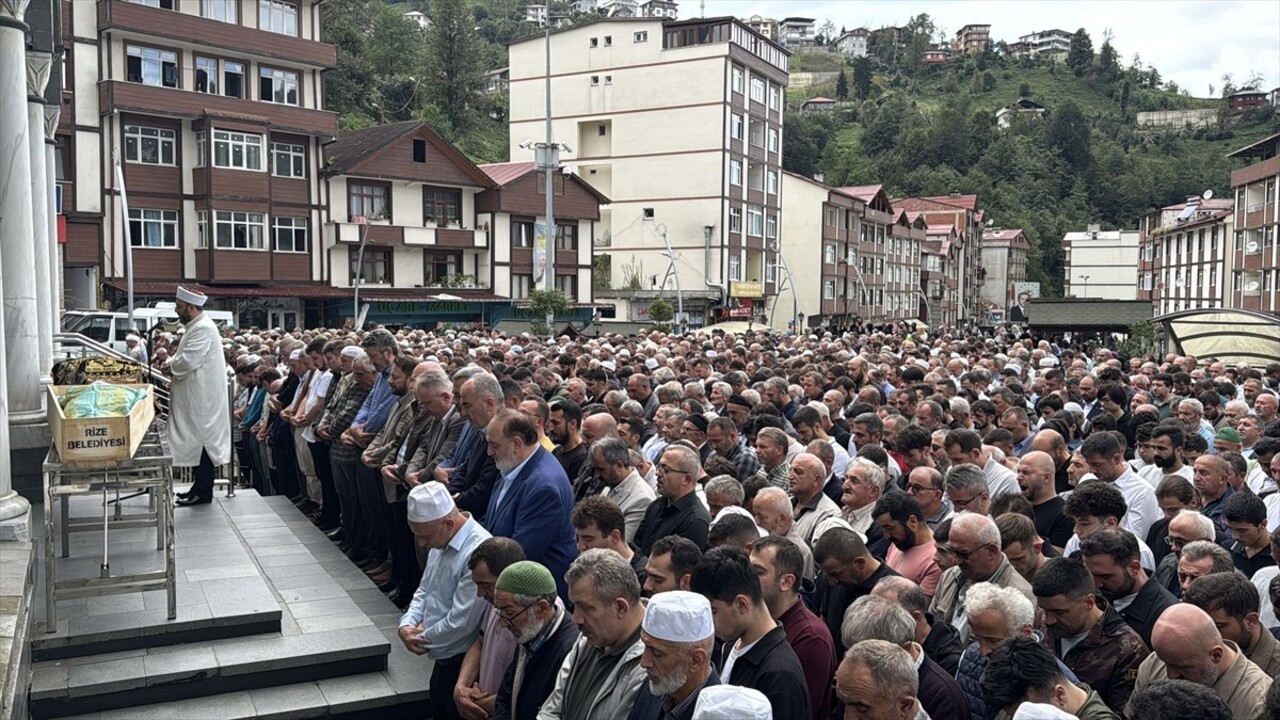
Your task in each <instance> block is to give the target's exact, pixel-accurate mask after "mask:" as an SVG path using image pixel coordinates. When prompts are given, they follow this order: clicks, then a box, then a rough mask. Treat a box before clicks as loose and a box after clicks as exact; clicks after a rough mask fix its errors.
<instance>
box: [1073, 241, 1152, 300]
mask: <svg viewBox="0 0 1280 720" xmlns="http://www.w3.org/2000/svg"><path fill="white" fill-rule="evenodd" d="M1139 235H1140V231H1138V230H1103V229H1102V228H1101V227H1100V226H1098V225H1090V226H1088V227H1087V228H1086V229H1085V230H1084V231H1075V232H1069V233H1066V234H1065V235H1063V236H1062V268H1063V281H1062V292H1063V294H1064V295H1065V296H1066V297H1076V298H1086V297H1087V298H1091V299H1095V300H1134V299H1138V300H1142V299H1147V298H1144V297H1142V295H1141V292H1140V290H1139V287H1140V286H1139V280H1140V273H1141V272H1142V266H1141V265H1140V264H1139V250H1138V245H1139V242H1138V239H1139Z"/></svg>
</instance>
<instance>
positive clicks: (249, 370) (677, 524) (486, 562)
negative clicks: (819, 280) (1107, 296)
mask: <svg viewBox="0 0 1280 720" xmlns="http://www.w3.org/2000/svg"><path fill="white" fill-rule="evenodd" d="M223 344H224V350H225V353H226V357H227V360H228V364H229V365H230V366H231V367H232V368H233V369H234V373H235V377H236V380H237V382H238V384H239V387H240V388H241V392H240V393H239V399H238V401H237V406H236V409H235V411H234V414H235V418H236V420H235V423H236V424H237V426H238V437H237V439H236V448H237V456H238V462H239V463H240V465H241V468H242V469H243V470H244V471H245V472H246V473H247V474H248V476H249V478H250V479H251V482H252V483H253V485H254V486H255V487H256V488H257V489H258V490H259V491H260V492H262V493H266V494H272V493H275V494H283V495H287V496H289V497H290V498H292V500H293V502H294V503H295V504H296V505H297V506H298V508H299V509H300V510H301V511H302V512H304V513H306V514H307V515H308V516H309V517H310V518H311V519H312V521H313V522H314V523H315V524H316V525H318V526H319V527H320V528H321V529H322V530H323V531H325V532H326V533H327V534H328V535H329V537H330V538H331V539H332V540H333V541H334V542H335V543H338V544H339V546H340V547H341V548H342V550H343V551H344V552H345V553H346V554H347V556H348V557H350V558H351V560H352V562H354V563H357V564H358V565H359V566H360V567H361V568H362V569H364V571H365V572H366V573H367V574H368V576H369V577H370V578H371V579H372V580H373V581H374V582H375V583H377V584H378V585H379V587H380V588H382V589H383V590H384V591H385V592H386V593H387V595H388V597H390V598H391V599H392V600H393V602H395V603H396V604H397V605H399V606H400V607H401V608H403V609H404V616H403V618H402V620H401V622H400V637H401V639H402V641H403V643H404V645H405V646H406V648H408V649H409V650H410V651H411V652H413V653H416V654H419V655H426V656H428V657H430V659H431V660H433V661H434V663H433V665H432V670H431V677H430V701H431V704H432V706H433V708H432V709H433V712H434V713H435V714H434V716H435V717H439V718H451V717H452V718H467V719H468V720H480V719H482V718H502V719H504V720H505V719H506V718H537V719H538V720H559V719H564V720H568V719H570V718H574V719H577V718H592V719H597V718H598V719H605V718H609V719H617V720H622V719H625V718H635V719H640V718H644V719H648V718H654V719H657V718H664V719H665V718H691V717H696V718H718V717H724V718H752V717H772V718H775V719H776V720H793V719H794V720H800V719H803V718H819V719H823V720H825V719H826V718H839V717H844V718H877V719H880V718H898V719H900V720H911V719H913V718H926V717H928V718H933V719H934V720H949V719H954V720H970V719H973V720H979V719H980V720H992V719H993V718H1066V717H1076V718H1082V719H1084V720H1098V719H1104V718H1117V717H1126V718H1135V719H1144V718H1179V717H1196V718H1235V719H1236V720H1254V719H1255V718H1261V717H1271V718H1277V717H1280V685H1275V684H1273V682H1272V678H1274V677H1275V676H1276V675H1277V673H1280V643H1277V639H1276V638H1277V635H1280V619H1278V618H1277V616H1276V610H1275V608H1278V607H1280V578H1278V577H1277V565H1276V563H1277V558H1280V532H1277V527H1278V526H1280V495H1277V493H1276V490H1277V481H1280V418H1278V417H1277V400H1278V397H1280V396H1278V394H1277V388H1278V387H1280V364H1273V365H1269V366H1267V367H1266V368H1264V369H1259V368H1252V367H1247V366H1239V367H1232V366H1225V365H1223V364H1222V363H1220V362H1217V361H1215V360H1213V359H1203V360H1201V359H1197V358H1195V357H1182V356H1174V355H1170V356H1167V357H1164V358H1132V359H1130V358H1121V357H1119V356H1118V355H1117V354H1116V353H1115V352H1113V351H1111V350H1108V349H1105V348H1104V349H1097V350H1096V351H1090V350H1085V349H1083V348H1082V347H1080V346H1078V345H1069V344H1067V343H1065V342H1062V343H1051V342H1050V341H1049V340H1047V339H1032V338H1030V337H1029V336H1019V335H1016V334H1013V333H1000V334H998V335H996V336H989V337H983V336H980V335H976V334H962V333H957V334H954V335H938V336H930V335H928V334H927V333H919V332H917V331H904V332H873V333H864V334H857V335H854V334H849V335H843V336H840V335H832V334H820V335H819V334H815V335H797V336H779V335H776V334H767V333H749V334H745V335H737V336H735V335H733V334H715V335H707V334H701V333H688V334H683V335H678V336H667V335H662V334H659V333H654V334H651V335H648V336H639V337H634V336H633V337H622V336H608V337H601V338H596V339H577V340H570V339H569V338H567V337H562V338H559V339H557V340H554V341H552V340H538V339H536V338H530V337H528V336H522V337H503V336H500V335H497V334H493V333H454V332H442V333H427V332H423V331H418V330H402V331H398V332H392V331H389V330H387V329H383V328H378V329H373V330H369V331H366V332H362V333H354V332H350V331H328V332H302V331H299V332H293V333H280V332H267V333H259V334H253V335H232V334H228V336H227V337H226V338H225V340H224V342H223ZM207 500H208V498H207V497H204V496H203V495H200V494H197V495H193V496H189V497H188V498H186V499H185V500H184V501H183V502H184V503H187V504H201V503H203V502H207Z"/></svg>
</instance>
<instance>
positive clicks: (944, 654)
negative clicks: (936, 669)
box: [922, 614, 964, 677]
mask: <svg viewBox="0 0 1280 720" xmlns="http://www.w3.org/2000/svg"><path fill="white" fill-rule="evenodd" d="M925 619H926V620H928V621H929V636H928V637H926V638H925V639H924V643H922V647H924V654H925V655H927V656H928V657H929V659H930V660H932V661H934V662H936V663H938V665H941V666H942V669H943V670H946V671H947V674H948V675H950V676H951V677H955V675H956V671H957V670H959V669H960V656H961V655H962V654H963V653H964V646H963V645H961V644H960V637H959V636H957V635H956V631H955V630H953V629H952V628H951V626H950V625H948V624H947V623H944V622H936V621H935V620H934V619H933V616H932V615H928V614H926V615H925Z"/></svg>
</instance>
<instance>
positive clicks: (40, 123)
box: [27, 52, 53, 377]
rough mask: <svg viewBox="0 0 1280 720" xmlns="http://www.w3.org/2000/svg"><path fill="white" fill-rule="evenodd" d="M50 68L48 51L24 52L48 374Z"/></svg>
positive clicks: (39, 319) (39, 306) (40, 325)
mask: <svg viewBox="0 0 1280 720" xmlns="http://www.w3.org/2000/svg"><path fill="white" fill-rule="evenodd" d="M52 69H53V56H52V55H50V54H49V53H42V52H29V53H27V143H28V146H29V153H30V156H31V252H32V254H33V255H34V258H35V265H34V267H35V278H34V280H35V288H36V295H35V297H36V333H37V337H38V339H39V342H38V343H37V345H36V355H37V358H38V362H39V368H40V375H41V376H43V377H48V375H49V370H50V368H51V367H52V358H53V316H52V315H51V314H50V308H51V307H53V305H52V302H51V301H50V299H49V292H50V286H49V282H48V278H49V248H48V247H46V246H47V245H48V243H49V223H50V222H52V221H53V217H52V216H51V215H50V214H49V176H48V174H47V173H45V167H44V157H45V152H44V107H45V101H44V90H45V87H46V86H48V84H49V72H50V71H51V70H52Z"/></svg>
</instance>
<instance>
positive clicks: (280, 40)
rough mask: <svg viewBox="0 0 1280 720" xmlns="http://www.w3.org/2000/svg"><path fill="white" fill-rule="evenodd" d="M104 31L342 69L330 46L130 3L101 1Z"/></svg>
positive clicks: (99, 0)
mask: <svg viewBox="0 0 1280 720" xmlns="http://www.w3.org/2000/svg"><path fill="white" fill-rule="evenodd" d="M103 30H122V31H125V32H131V33H138V34H140V35H149V36H151V37H160V38H167V39H169V40H173V41H175V42H179V43H184V44H185V43H193V44H199V45H202V46H206V47H210V48H217V49H218V50H219V51H220V52H226V53H231V52H236V53H247V54H250V55H256V56H258V57H264V58H271V59H273V60H283V61H285V62H289V63H298V64H303V65H312V66H315V67H320V68H333V67H337V65H338V50H337V48H336V47H335V46H333V45H330V44H329V43H322V42H317V41H315V40H304V39H302V38H299V37H293V36H291V35H282V34H280V33H273V32H268V31H266V30H258V29H256V28H247V27H244V26H242V25H233V24H231V23H224V22H220V21H218V20H210V19H208V18H203V17H200V16H199V15H188V14H186V13H181V12H175V11H173V10H161V9H160V8H153V7H148V6H146V5H139V4H137V3H132V2H129V1H128V0H98V31H99V32H101V31H103Z"/></svg>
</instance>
